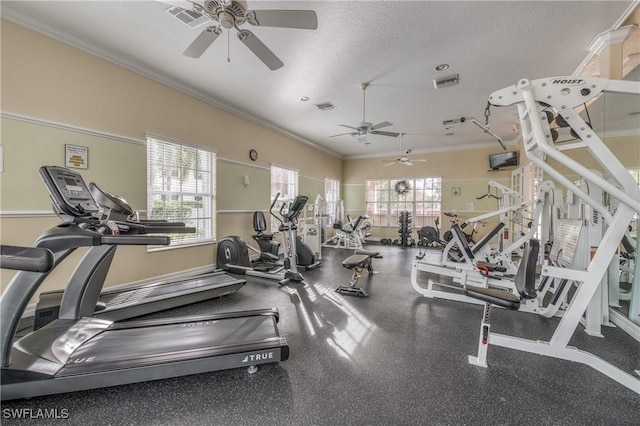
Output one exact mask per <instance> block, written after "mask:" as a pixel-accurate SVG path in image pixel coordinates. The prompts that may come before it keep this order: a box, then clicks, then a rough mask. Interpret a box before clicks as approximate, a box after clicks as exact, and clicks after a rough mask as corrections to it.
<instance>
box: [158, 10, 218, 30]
mask: <svg viewBox="0 0 640 426" xmlns="http://www.w3.org/2000/svg"><path fill="white" fill-rule="evenodd" d="M167 13H169V14H170V15H171V16H173V17H174V18H176V19H177V20H178V21H180V22H182V23H183V24H185V25H186V26H187V27H189V28H197V27H199V26H200V25H202V24H204V23H206V22H209V18H207V17H206V16H204V15H203V14H202V13H198V12H195V11H193V10H187V9H183V8H181V7H178V6H171V7H170V8H169V9H167Z"/></svg>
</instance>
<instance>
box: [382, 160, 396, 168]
mask: <svg viewBox="0 0 640 426" xmlns="http://www.w3.org/2000/svg"><path fill="white" fill-rule="evenodd" d="M394 164H396V162H395V161H392V162H391V163H387V164H385V165H384V166H382V167H387V166H392V165H394Z"/></svg>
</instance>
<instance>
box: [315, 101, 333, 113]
mask: <svg viewBox="0 0 640 426" xmlns="http://www.w3.org/2000/svg"><path fill="white" fill-rule="evenodd" d="M316 107H317V108H318V109H319V110H320V111H330V110H332V109H336V106H335V105H334V104H332V103H331V102H325V103H323V104H316Z"/></svg>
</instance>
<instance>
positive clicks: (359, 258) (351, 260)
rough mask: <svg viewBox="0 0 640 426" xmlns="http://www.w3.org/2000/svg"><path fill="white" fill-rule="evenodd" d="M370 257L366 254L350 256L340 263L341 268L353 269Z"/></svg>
mask: <svg viewBox="0 0 640 426" xmlns="http://www.w3.org/2000/svg"><path fill="white" fill-rule="evenodd" d="M370 257H371V256H369V255H367V254H352V255H351V256H349V257H347V258H346V259H345V260H343V261H342V266H344V267H345V268H349V269H353V268H355V267H356V266H358V265H359V264H361V263H362V262H364V261H365V260H367V259H368V258H370Z"/></svg>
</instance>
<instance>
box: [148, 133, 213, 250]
mask: <svg viewBox="0 0 640 426" xmlns="http://www.w3.org/2000/svg"><path fill="white" fill-rule="evenodd" d="M215 179H216V155H215V153H213V152H211V151H207V150H204V149H199V148H195V147H192V146H188V145H182V144H179V143H175V142H168V141H165V140H160V139H158V138H155V137H147V218H148V219H151V220H167V221H170V222H184V223H185V224H186V225H187V226H192V227H195V228H196V232H195V233H191V234H171V246H183V245H192V244H198V243H203V242H212V241H213V240H214V239H215V229H216V228H215V217H216V216H215V209H216V206H215V193H214V191H215ZM161 247H162V246H155V247H154V248H161Z"/></svg>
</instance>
